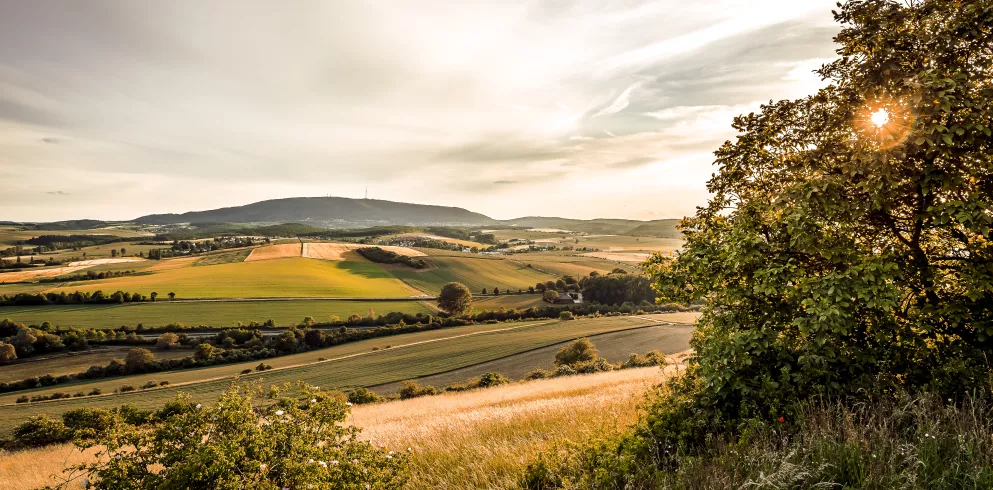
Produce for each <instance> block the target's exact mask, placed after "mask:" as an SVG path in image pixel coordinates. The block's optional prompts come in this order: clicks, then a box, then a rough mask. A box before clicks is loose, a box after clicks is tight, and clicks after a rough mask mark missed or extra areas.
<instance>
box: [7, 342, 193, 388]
mask: <svg viewBox="0 0 993 490" xmlns="http://www.w3.org/2000/svg"><path fill="white" fill-rule="evenodd" d="M129 349H130V347H118V346H111V347H100V348H96V349H90V350H85V351H81V352H70V353H65V354H52V355H48V356H43V357H33V358H30V359H29V360H26V361H20V362H17V363H14V364H8V365H5V366H4V367H3V369H0V382H11V381H19V380H22V379H27V378H30V377H33V376H41V375H43V374H51V375H52V376H59V375H61V374H72V373H78V372H81V371H86V369H87V368H88V367H90V366H94V365H101V366H104V365H106V364H107V363H109V362H110V361H112V360H114V359H124V357H125V356H127V354H128V350H129ZM155 355H156V356H157V357H158V358H159V359H175V358H180V357H187V356H191V355H193V349H189V348H185V349H184V348H175V349H169V350H165V351H155Z"/></svg>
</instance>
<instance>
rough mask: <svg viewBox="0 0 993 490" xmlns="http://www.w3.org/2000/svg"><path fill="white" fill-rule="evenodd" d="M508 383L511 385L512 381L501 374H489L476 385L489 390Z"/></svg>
mask: <svg viewBox="0 0 993 490" xmlns="http://www.w3.org/2000/svg"><path fill="white" fill-rule="evenodd" d="M507 383H510V380H509V379H507V377H506V376H504V375H502V374H500V373H490V372H487V373H483V375H482V376H480V377H479V381H477V382H476V383H475V384H476V387H478V388H489V387H491V386H500V385H503V384H507Z"/></svg>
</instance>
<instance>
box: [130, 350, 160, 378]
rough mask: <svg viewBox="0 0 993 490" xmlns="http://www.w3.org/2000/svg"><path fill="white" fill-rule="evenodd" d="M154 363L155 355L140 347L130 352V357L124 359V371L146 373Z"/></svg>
mask: <svg viewBox="0 0 993 490" xmlns="http://www.w3.org/2000/svg"><path fill="white" fill-rule="evenodd" d="M153 363H155V354H152V351H150V350H148V349H142V348H140V347H136V348H134V349H131V350H129V351H128V355H127V356H125V357H124V369H125V370H127V372H129V373H140V372H144V371H145V369H147V368H148V367H149V366H151V365H152V364H153Z"/></svg>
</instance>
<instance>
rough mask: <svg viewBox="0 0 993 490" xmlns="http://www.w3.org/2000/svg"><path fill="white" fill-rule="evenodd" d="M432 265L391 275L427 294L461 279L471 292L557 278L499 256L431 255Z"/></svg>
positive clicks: (395, 270)
mask: <svg viewBox="0 0 993 490" xmlns="http://www.w3.org/2000/svg"><path fill="white" fill-rule="evenodd" d="M429 260H430V262H431V263H432V264H434V265H435V268H432V269H427V270H419V271H414V270H411V269H406V268H394V269H392V272H393V274H394V275H395V276H396V277H398V278H399V279H400V280H402V281H404V282H405V283H407V284H410V285H411V286H413V287H415V288H417V289H420V290H421V291H424V292H426V293H430V294H437V293H438V291H440V290H441V287H442V286H444V285H445V284H446V283H448V282H452V281H455V282H461V283H463V284H465V285H466V286H468V287H469V290H471V291H473V292H479V291H481V290H482V288H487V289H489V290H492V289H493V288H494V287H499V288H500V289H503V290H506V289H512V290H514V291H516V290H517V289H519V288H524V289H527V287H528V286H534V285H535V283H537V282H545V281H548V280H555V279H557V277H555V276H552V275H550V274H545V273H542V272H538V271H536V270H534V269H530V268H528V267H527V266H526V265H523V264H520V263H517V262H514V261H511V260H507V259H504V258H499V257H487V256H478V255H472V256H470V255H462V256H440V255H439V256H431V257H430V259H429Z"/></svg>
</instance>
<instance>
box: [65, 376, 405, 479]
mask: <svg viewBox="0 0 993 490" xmlns="http://www.w3.org/2000/svg"><path fill="white" fill-rule="evenodd" d="M302 391H303V395H304V396H303V398H302V399H303V400H304V401H303V402H302V403H301V402H300V401H299V400H292V399H282V400H279V401H278V402H277V403H276V404H270V405H268V406H265V407H264V408H257V407H259V406H263V405H264V404H262V403H260V402H261V401H262V400H260V399H259V398H260V397H261V395H262V392H263V390H262V389H261V387H260V386H256V387H253V388H248V389H243V390H239V389H238V388H236V387H232V388H230V389H229V390H228V391H226V392H225V393H224V394H222V395H221V398H220V400H219V401H218V403H217V404H216V405H214V406H201V405H193V402H192V401H191V400H190V399H189V398H177V400H176V404H177V405H182V406H192V407H193V408H192V409H190V410H184V411H180V412H177V413H174V414H173V415H171V416H169V417H168V418H165V419H164V420H163V421H162V422H161V423H159V424H157V425H153V426H130V425H126V424H122V425H120V426H115V427H114V428H112V429H111V430H109V431H107V433H105V434H102V435H100V436H99V437H97V438H96V439H95V440H94V441H92V442H89V443H86V444H80V447H81V448H87V447H90V446H96V447H98V448H99V452H98V453H97V457H96V462H94V463H87V464H82V465H77V466H75V467H73V468H72V470H73V471H74V472H75V473H76V474H84V475H85V476H86V477H87V478H88V480H89V481H88V482H87V483H88V485H89V488H93V489H95V490H111V489H115V490H116V489H122V488H130V489H140V488H258V489H279V488H315V489H316V488H320V489H332V490H344V489H357V488H382V489H386V488H400V487H402V486H403V485H404V483H405V482H406V463H407V457H406V456H405V455H402V454H392V453H390V452H387V451H386V450H385V449H377V448H376V447H374V446H372V445H371V444H370V443H368V442H365V441H362V440H360V439H359V438H358V433H359V429H357V428H355V427H353V426H349V425H346V424H345V423H344V422H345V419H346V417H347V416H348V407H347V406H346V405H345V402H344V401H343V400H340V399H338V398H337V397H336V396H333V395H332V394H328V393H325V392H321V391H318V390H316V389H313V388H310V387H302ZM262 422H265V423H262ZM208 435H209V437H208ZM66 483H67V484H68V482H66ZM87 483H84V485H86V484H87Z"/></svg>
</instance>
